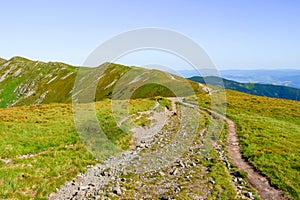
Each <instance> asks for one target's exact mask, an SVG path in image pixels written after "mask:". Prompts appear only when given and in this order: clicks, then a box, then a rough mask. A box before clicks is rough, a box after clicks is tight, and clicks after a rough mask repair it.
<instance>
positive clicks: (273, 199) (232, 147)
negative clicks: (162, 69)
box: [183, 102, 288, 200]
mask: <svg viewBox="0 0 300 200" xmlns="http://www.w3.org/2000/svg"><path fill="white" fill-rule="evenodd" d="M183 104H184V105H187V106H191V107H194V108H196V109H199V107H198V106H195V105H193V104H189V103H186V102H183ZM201 109H203V110H206V111H208V112H209V113H211V114H213V115H215V116H217V117H218V118H220V119H221V120H225V121H226V123H227V124H228V132H229V134H228V138H227V143H226V150H227V152H228V156H229V158H230V160H231V162H232V163H233V164H234V165H235V166H236V167H237V168H238V169H239V170H244V171H245V172H247V174H248V177H247V180H248V181H249V183H250V184H251V185H252V187H253V188H254V189H255V190H256V193H257V194H258V195H259V196H260V197H261V198H262V199H264V200H285V199H288V198H286V197H284V195H283V194H284V192H283V191H281V190H277V189H275V188H274V187H272V186H271V185H270V183H269V181H268V179H267V178H266V177H265V176H263V175H262V174H261V173H260V172H258V171H257V170H256V169H255V168H254V167H253V166H252V165H251V163H249V162H247V161H246V160H245V159H243V157H242V154H241V150H240V146H239V141H238V136H237V133H236V128H235V124H234V122H233V121H232V120H231V119H229V118H227V117H225V116H223V115H221V114H219V113H217V112H214V111H212V110H209V109H207V108H201Z"/></svg>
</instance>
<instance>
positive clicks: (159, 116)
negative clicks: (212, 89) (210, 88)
mask: <svg viewBox="0 0 300 200" xmlns="http://www.w3.org/2000/svg"><path fill="white" fill-rule="evenodd" d="M170 100H171V101H172V111H169V110H167V109H165V111H162V112H161V111H160V112H157V111H154V112H153V113H152V115H151V116H152V118H153V119H154V122H155V123H154V124H152V126H151V129H148V130H147V128H145V127H144V128H141V127H139V128H135V129H132V131H133V132H134V138H135V140H134V141H135V142H134V144H135V145H134V146H133V147H132V148H131V149H130V150H128V151H125V152H123V153H120V154H118V155H115V156H113V157H110V158H109V159H107V160H106V161H104V163H101V164H97V165H96V166H94V167H92V168H89V169H88V170H87V172H86V173H85V174H79V175H78V176H77V177H76V178H74V179H73V180H72V181H70V182H67V183H66V184H65V185H64V186H62V187H61V189H57V192H56V193H52V194H51V195H50V196H49V199H51V200H54V199H110V198H109V197H108V196H109V195H116V196H115V198H116V199H118V198H121V196H122V194H124V190H125V188H124V187H122V184H123V183H125V182H129V183H130V184H141V183H139V182H137V183H136V182H134V181H133V180H125V179H124V178H122V177H123V175H124V174H125V175H127V174H128V173H134V174H140V175H138V176H139V177H140V178H142V179H143V180H144V181H146V182H147V181H148V183H149V185H150V186H148V187H147V186H145V185H140V186H138V188H140V189H139V191H135V198H139V199H141V198H142V199H143V198H151V196H148V197H147V191H148V190H151V192H152V195H154V194H156V195H160V194H164V193H165V192H166V191H167V190H168V189H170V188H174V190H178V191H179V190H180V186H178V184H177V183H176V181H175V182H174V180H173V179H168V178H165V179H162V180H161V181H160V182H159V184H160V187H158V188H157V185H156V184H158V183H157V182H155V183H152V182H151V181H153V180H154V179H153V178H151V177H153V175H155V174H156V175H155V176H158V177H166V175H165V174H166V173H168V174H170V175H172V176H173V177H176V176H178V175H176V174H189V173H190V172H192V171H193V170H195V169H196V168H197V167H198V168H199V167H200V168H203V170H202V171H203V173H202V174H199V176H201V177H204V176H205V173H207V171H208V170H207V169H205V167H203V166H200V165H197V162H196V161H192V160H191V159H190V158H184V157H182V155H183V152H184V151H185V150H186V148H189V149H190V152H189V154H191V153H192V154H191V155H189V156H194V155H193V151H191V149H193V148H198V147H197V146H198V144H196V143H194V144H189V142H190V141H193V138H194V137H195V136H194V135H192V134H187V133H190V132H193V130H196V129H197V127H196V126H195V124H189V123H190V121H192V120H191V119H190V117H196V118H197V117H199V116H197V115H199V107H197V106H195V105H192V104H188V103H183V100H182V99H177V98H170ZM175 102H180V103H181V104H182V107H181V112H184V113H189V115H188V116H186V117H185V118H183V120H181V123H178V119H177V117H178V116H177V114H175V113H177V112H179V111H177V110H176V104H175ZM156 108H157V107H156ZM201 110H205V111H206V112H208V113H210V114H211V115H214V116H217V118H219V119H221V120H224V121H225V122H226V123H227V124H228V130H229V136H228V138H227V144H226V150H227V152H228V155H227V154H226V153H225V151H224V150H223V148H222V146H221V145H218V144H217V143H215V144H213V147H214V149H215V150H216V152H217V153H218V154H219V157H220V159H221V160H223V162H224V163H225V165H226V168H227V173H229V174H230V175H231V177H232V178H231V182H232V184H233V185H234V187H235V189H236V192H237V197H238V198H242V199H254V196H253V195H252V193H251V192H249V190H245V189H247V187H246V185H245V184H247V183H246V182H244V181H243V180H242V179H241V178H236V176H235V175H233V174H234V173H233V172H232V171H231V166H230V164H229V160H228V157H229V158H230V160H231V162H232V163H233V164H234V165H235V166H237V168H238V169H239V170H244V171H246V172H247V173H248V177H247V179H248V181H249V183H250V184H251V185H252V186H253V187H254V188H255V190H256V191H257V194H258V195H259V196H260V197H261V198H262V199H266V200H271V199H280V200H281V199H285V198H283V192H282V191H279V190H276V189H274V188H273V187H271V186H270V184H269V182H268V180H267V179H266V178H265V177H264V176H262V175H261V174H260V173H259V172H257V171H256V170H255V169H254V168H253V166H252V165H250V164H249V163H248V162H247V161H245V160H244V159H243V158H242V155H241V152H240V148H239V143H238V138H237V134H236V129H235V124H234V122H233V121H232V120H230V119H228V118H226V117H225V116H222V115H220V114H218V113H216V112H213V111H211V110H208V109H205V108H201ZM147 112H148V111H147ZM149 114H150V112H149ZM128 119H129V117H128V118H126V119H122V120H121V123H120V124H119V125H122V123H124V122H125V121H126V120H128ZM164 123H166V124H165V125H166V126H165V127H167V128H165V129H162V124H164ZM179 127H181V128H179ZM182 127H183V128H182ZM178 128H179V130H178V131H175V130H177V129H178ZM206 131H207V129H206V128H205V129H203V130H201V131H200V134H198V135H200V136H199V137H200V138H203V135H204V134H205V132H206ZM174 132H176V133H174ZM201 143H203V141H202V142H201ZM178 144H182V146H180V145H178ZM178 166H179V168H178ZM194 168H195V169H194ZM162 169H168V170H169V171H167V172H166V171H163V170H162ZM145 174H148V175H145ZM175 175H176V176H175ZM185 178H186V177H185ZM187 179H190V178H189V176H187ZM159 180H160V179H159ZM132 181H133V182H132ZM155 181H157V180H156V178H155ZM190 181H191V180H190ZM199 181H200V182H199V183H197V184H201V188H200V190H201V191H200V193H201V195H200V196H199V195H198V196H197V195H196V194H195V196H192V197H191V198H192V199H206V198H207V197H208V195H210V194H211V192H212V191H211V190H212V188H210V187H208V186H207V184H208V183H207V182H211V183H212V184H214V181H213V180H200V179H199ZM197 184H196V185H197ZM195 188H198V187H194V185H193V184H189V186H188V189H190V190H191V193H193V192H195V190H196V189H195ZM198 189H199V188H198ZM108 193H109V195H107V194H108ZM164 198H165V199H172V197H164ZM121 199H126V196H125V197H122V198H121Z"/></svg>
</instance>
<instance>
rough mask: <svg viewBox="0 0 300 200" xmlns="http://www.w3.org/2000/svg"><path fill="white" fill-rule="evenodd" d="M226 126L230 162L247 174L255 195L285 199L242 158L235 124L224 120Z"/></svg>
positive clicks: (267, 199)
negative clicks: (255, 192)
mask: <svg viewBox="0 0 300 200" xmlns="http://www.w3.org/2000/svg"><path fill="white" fill-rule="evenodd" d="M225 120H226V122H227V124H228V131H229V135H228V139H227V145H226V146H227V152H228V156H229V157H230V159H231V162H232V163H233V164H234V165H236V166H237V167H238V168H239V169H240V170H244V171H246V172H247V173H248V177H247V179H248V181H249V182H250V184H251V185H252V186H253V187H254V188H255V190H256V191H257V194H258V195H259V196H260V197H261V198H262V199H266V200H273V199H274V200H277V199H286V198H284V197H283V192H282V191H280V190H277V189H275V188H273V187H272V186H270V184H269V181H268V180H267V178H266V177H264V176H263V175H261V174H260V173H259V172H258V171H257V170H255V169H254V167H253V166H252V165H251V164H250V163H249V162H247V161H246V160H245V159H243V158H242V154H241V151H240V146H239V142H238V137H237V134H236V129H235V124H234V122H233V121H232V120H230V119H228V118H225Z"/></svg>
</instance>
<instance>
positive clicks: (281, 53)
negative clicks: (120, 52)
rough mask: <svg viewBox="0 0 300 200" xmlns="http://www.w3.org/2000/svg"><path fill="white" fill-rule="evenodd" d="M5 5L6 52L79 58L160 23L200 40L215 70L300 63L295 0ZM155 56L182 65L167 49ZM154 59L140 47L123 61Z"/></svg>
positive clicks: (71, 0)
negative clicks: (124, 34)
mask: <svg viewBox="0 0 300 200" xmlns="http://www.w3.org/2000/svg"><path fill="white" fill-rule="evenodd" d="M0 5H1V6H0V8H1V11H0V27H1V28H0V31H1V33H0V36H1V37H0V57H2V58H6V59H8V58H10V57H12V56H16V55H19V56H24V57H26V58H29V59H34V60H43V61H62V62H66V63H69V64H73V65H82V63H83V62H84V61H85V59H86V58H87V56H88V55H89V54H90V53H91V51H93V50H94V48H96V47H97V46H98V45H99V44H101V43H102V42H104V41H105V40H107V39H109V38H111V37H113V36H114V35H117V34H119V33H121V32H124V31H127V30H131V29H136V28H141V27H160V28H167V29H172V30H175V31H178V32H180V33H183V34H185V35H187V36H188V37H190V38H192V39H193V40H195V41H196V42H197V43H198V44H199V45H200V46H202V47H203V48H204V49H205V51H206V52H207V53H208V55H209V56H210V57H211V58H212V60H213V62H214V63H215V64H216V66H217V67H218V69H278V68H294V69H299V68H300V1H297V0H281V1H278V0H236V1H234V0H218V1H217V0H207V1H204V0H186V1H184V0H181V1H179V0H149V1H146V0H98V1H97V0H94V1H92V0H81V1H79V0H51V1H50V0H49V1H46V0H45V1H42V0H26V1H23V0H9V1H6V0H2V1H1V4H0ZM152 55H153V54H152ZM155 57H156V59H158V58H161V59H162V60H164V62H161V63H163V64H166V65H172V66H173V67H183V65H184V63H183V62H182V61H180V59H172V57H170V56H169V55H167V56H164V55H157V56H155ZM154 61H155V62H156V60H149V59H148V57H147V56H143V55H141V54H139V55H136V56H134V55H131V57H130V56H129V57H128V58H127V59H125V58H124V59H121V60H120V62H122V63H123V64H128V65H141V64H143V63H144V64H147V63H151V62H154ZM161 63H160V64H161Z"/></svg>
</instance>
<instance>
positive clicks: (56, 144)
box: [0, 100, 156, 199]
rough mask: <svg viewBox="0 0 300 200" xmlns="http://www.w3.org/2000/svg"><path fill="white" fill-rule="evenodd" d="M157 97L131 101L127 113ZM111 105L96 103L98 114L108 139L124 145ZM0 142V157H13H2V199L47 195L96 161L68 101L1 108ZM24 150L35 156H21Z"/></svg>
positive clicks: (124, 137)
mask: <svg viewBox="0 0 300 200" xmlns="http://www.w3.org/2000/svg"><path fill="white" fill-rule="evenodd" d="M155 102H156V101H155V100H132V101H131V103H130V105H131V106H130V107H129V109H130V113H136V112H139V111H143V110H148V109H150V108H151V107H152V106H153V105H154V104H155ZM110 104H111V102H110V101H109V100H105V101H101V102H97V103H96V109H97V116H98V119H99V121H100V124H101V127H102V128H103V129H104V130H105V132H106V133H108V134H107V136H108V137H109V138H110V139H111V140H112V142H114V143H116V144H119V146H120V147H122V148H124V149H126V148H128V146H129V141H130V138H131V136H130V135H127V134H124V133H122V131H121V130H120V129H119V128H118V127H117V126H116V122H115V120H114V119H113V116H112V115H111V111H110ZM132 105H134V107H133V106H132ZM11 138H14V139H13V140H12V139H11ZM0 141H1V143H0V158H1V159H11V161H10V162H9V163H8V164H5V163H4V162H2V161H0V198H1V199H5V198H10V199H30V198H42V199H45V198H46V197H47V195H48V194H49V193H50V192H53V191H54V190H55V188H56V187H59V186H60V185H62V184H63V183H64V182H65V181H66V180H70V179H71V178H73V177H74V176H75V175H76V174H78V173H79V172H83V171H85V167H86V166H88V165H91V164H95V163H96V161H95V159H94V157H93V156H92V155H91V154H90V153H89V152H88V151H87V150H86V148H85V147H84V146H83V144H82V143H81V142H80V138H79V136H78V134H77V132H76V129H75V126H74V121H73V115H72V110H71V105H69V104H49V105H36V106H31V107H17V108H5V109H0ZM26 154H37V155H36V156H33V157H30V158H23V159H21V158H20V156H22V155H26Z"/></svg>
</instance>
